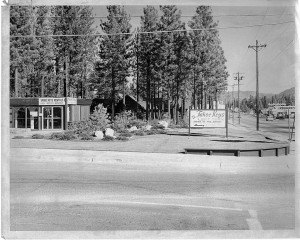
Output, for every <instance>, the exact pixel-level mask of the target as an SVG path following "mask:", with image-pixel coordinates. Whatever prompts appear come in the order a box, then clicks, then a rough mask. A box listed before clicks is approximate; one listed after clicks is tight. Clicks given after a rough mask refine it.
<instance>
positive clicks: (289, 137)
mask: <svg viewBox="0 0 300 240" xmlns="http://www.w3.org/2000/svg"><path fill="white" fill-rule="evenodd" d="M287 111H288V125H289V141H291V127H290V109H288V110H287Z"/></svg>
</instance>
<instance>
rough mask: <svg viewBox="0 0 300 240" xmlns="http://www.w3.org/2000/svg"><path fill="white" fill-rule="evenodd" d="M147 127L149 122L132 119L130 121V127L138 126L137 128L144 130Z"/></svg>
mask: <svg viewBox="0 0 300 240" xmlns="http://www.w3.org/2000/svg"><path fill="white" fill-rule="evenodd" d="M146 125H147V122H146V121H143V120H141V119H130V121H129V127H132V126H136V127H137V128H142V127H144V126H146Z"/></svg>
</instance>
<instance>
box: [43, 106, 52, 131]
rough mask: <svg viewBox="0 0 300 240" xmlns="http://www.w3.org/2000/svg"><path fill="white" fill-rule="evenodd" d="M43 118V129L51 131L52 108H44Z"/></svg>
mask: <svg viewBox="0 0 300 240" xmlns="http://www.w3.org/2000/svg"><path fill="white" fill-rule="evenodd" d="M43 117H44V122H43V123H44V126H43V128H44V129H52V107H44V109H43Z"/></svg>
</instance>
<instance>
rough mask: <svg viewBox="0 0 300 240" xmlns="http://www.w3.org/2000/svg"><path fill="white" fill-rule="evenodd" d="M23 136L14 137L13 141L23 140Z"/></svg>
mask: <svg viewBox="0 0 300 240" xmlns="http://www.w3.org/2000/svg"><path fill="white" fill-rule="evenodd" d="M23 138H24V136H14V139H23Z"/></svg>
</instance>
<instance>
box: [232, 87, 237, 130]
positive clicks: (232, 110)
mask: <svg viewBox="0 0 300 240" xmlns="http://www.w3.org/2000/svg"><path fill="white" fill-rule="evenodd" d="M234 86H236V84H232V85H231V87H232V92H231V98H232V99H231V102H232V104H231V105H232V124H234V107H235V106H234V97H233V90H234Z"/></svg>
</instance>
